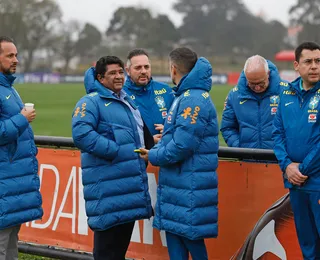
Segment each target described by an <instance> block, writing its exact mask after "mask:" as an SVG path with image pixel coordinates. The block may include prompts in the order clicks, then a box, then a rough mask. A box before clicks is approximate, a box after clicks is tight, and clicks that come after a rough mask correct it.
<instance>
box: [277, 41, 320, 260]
mask: <svg viewBox="0 0 320 260" xmlns="http://www.w3.org/2000/svg"><path fill="white" fill-rule="evenodd" d="M294 67H295V70H296V71H298V72H299V74H300V76H301V77H299V78H298V79H296V80H295V81H293V82H292V83H290V84H289V86H288V87H287V88H285V89H284V90H283V91H282V94H281V97H280V104H279V108H278V112H277V115H276V117H275V120H274V131H273V139H274V152H275V154H276V156H277V158H278V161H279V165H280V168H281V170H282V172H283V174H284V175H283V176H284V183H285V187H286V188H289V189H290V202H291V206H292V210H293V214H294V221H295V225H296V231H297V235H298V239H299V243H300V247H301V250H302V253H303V257H304V259H305V260H311V259H320V118H319V115H320V114H319V109H320V106H319V103H320V46H319V45H318V44H316V43H313V42H305V43H302V44H301V45H299V46H298V47H297V48H296V50H295V62H294Z"/></svg>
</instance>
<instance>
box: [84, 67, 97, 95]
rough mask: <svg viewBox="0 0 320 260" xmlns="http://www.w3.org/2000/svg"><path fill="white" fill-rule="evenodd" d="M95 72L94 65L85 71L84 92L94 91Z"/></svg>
mask: <svg viewBox="0 0 320 260" xmlns="http://www.w3.org/2000/svg"><path fill="white" fill-rule="evenodd" d="M95 74H96V70H95V68H94V67H91V68H89V69H88V70H87V71H86V72H85V73H84V87H85V89H86V93H87V94H90V93H92V92H96V91H97V89H96V86H95V83H94V82H95V80H96V78H95Z"/></svg>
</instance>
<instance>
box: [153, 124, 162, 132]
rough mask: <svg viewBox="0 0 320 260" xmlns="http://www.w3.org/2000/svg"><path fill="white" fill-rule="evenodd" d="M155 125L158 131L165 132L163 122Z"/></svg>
mask: <svg viewBox="0 0 320 260" xmlns="http://www.w3.org/2000/svg"><path fill="white" fill-rule="evenodd" d="M154 127H155V129H156V130H157V131H160V134H162V132H163V125H162V124H154Z"/></svg>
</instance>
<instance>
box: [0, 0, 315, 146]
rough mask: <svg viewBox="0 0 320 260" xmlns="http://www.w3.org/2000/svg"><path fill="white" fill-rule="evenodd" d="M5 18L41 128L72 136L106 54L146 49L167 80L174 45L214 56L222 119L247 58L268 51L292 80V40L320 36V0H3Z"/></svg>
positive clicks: (21, 87)
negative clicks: (89, 73)
mask: <svg viewBox="0 0 320 260" xmlns="http://www.w3.org/2000/svg"><path fill="white" fill-rule="evenodd" d="M0 25H1V26H0V35H6V36H10V37H12V38H13V39H14V40H15V43H16V45H17V47H18V52H19V61H20V66H19V70H18V73H17V74H16V76H17V80H16V83H23V84H16V87H17V89H18V91H19V92H20V94H21V96H22V98H23V100H24V102H32V103H35V104H36V109H37V112H38V116H37V120H36V121H35V122H34V123H33V128H34V131H35V134H37V135H56V136H71V126H70V120H71V114H72V110H73V107H74V105H75V103H76V102H77V100H78V99H79V98H80V97H81V96H83V95H84V94H85V91H84V87H83V74H84V71H85V70H86V69H87V68H88V67H90V66H93V65H94V64H95V61H96V60H97V59H98V58H99V57H101V56H104V55H117V56H119V57H121V58H122V59H123V60H125V58H126V55H127V53H128V51H129V50H130V49H132V48H136V47H140V48H145V49H146V50H147V51H148V52H149V54H150V57H151V64H152V74H153V77H154V79H156V80H161V81H166V82H170V78H169V77H168V76H169V71H168V59H167V55H168V53H169V52H170V51H171V50H172V49H173V48H175V47H177V46H182V45H183V46H188V47H191V48H192V49H193V50H194V51H196V52H197V53H198V54H199V56H205V57H206V58H207V59H209V60H210V62H211V63H212V66H213V72H214V73H213V83H214V86H213V88H212V92H211V97H212V99H213V100H214V102H215V104H216V107H217V109H218V114H219V117H220V118H221V113H222V108H223V102H224V100H225V98H226V96H227V94H228V92H229V90H230V88H231V87H233V86H234V85H235V84H236V83H237V80H238V77H239V73H240V72H241V70H242V68H243V65H244V62H245V60H246V58H248V57H249V56H251V55H254V54H260V55H262V56H264V57H265V58H266V59H269V60H271V61H273V62H275V64H276V65H277V66H278V69H279V70H280V71H281V76H282V78H284V79H287V80H293V79H294V78H295V77H296V74H295V72H294V71H293V69H292V61H293V58H294V56H293V50H294V48H295V47H296V46H297V44H298V43H300V42H302V41H304V40H309V41H316V42H318V43H319V42H320V30H319V25H320V0H269V1H257V0H242V1H241V0H162V1H152V0H118V1H115V0H91V1H88V0H57V1H54V0H0ZM221 145H224V143H223V141H221Z"/></svg>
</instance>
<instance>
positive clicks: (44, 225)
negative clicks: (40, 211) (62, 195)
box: [31, 164, 60, 229]
mask: <svg viewBox="0 0 320 260" xmlns="http://www.w3.org/2000/svg"><path fill="white" fill-rule="evenodd" d="M45 169H47V170H50V171H49V172H50V173H52V172H54V174H55V176H56V185H55V188H54V193H53V202H52V206H51V211H50V217H49V219H48V221H47V222H46V223H42V224H40V223H36V221H32V222H31V227H33V228H39V229H45V228H47V227H49V226H50V225H51V223H52V220H53V217H54V212H55V210H56V205H57V199H58V190H59V185H60V176H59V171H58V169H57V168H56V167H55V166H53V165H50V164H41V165H40V173H39V175H40V176H39V178H40V186H41V184H42V179H43V172H44V170H45ZM47 172H48V171H47Z"/></svg>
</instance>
